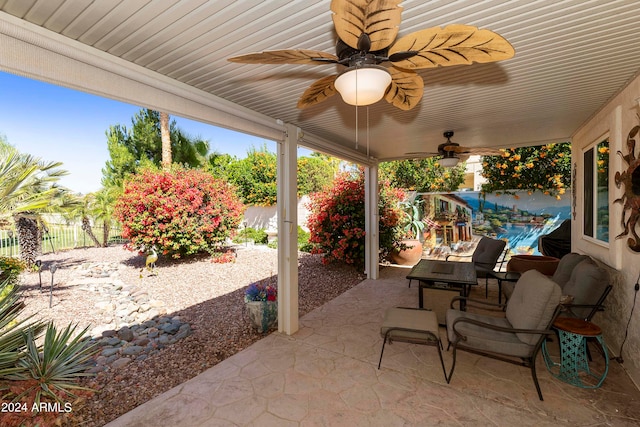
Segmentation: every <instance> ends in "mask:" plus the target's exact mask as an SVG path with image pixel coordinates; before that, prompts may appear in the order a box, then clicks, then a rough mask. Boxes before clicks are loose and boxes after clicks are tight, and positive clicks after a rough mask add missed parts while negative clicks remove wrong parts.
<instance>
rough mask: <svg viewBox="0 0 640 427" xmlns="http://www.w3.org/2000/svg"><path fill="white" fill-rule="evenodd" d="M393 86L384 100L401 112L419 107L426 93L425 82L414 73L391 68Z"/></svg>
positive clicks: (389, 88) (390, 86)
mask: <svg viewBox="0 0 640 427" xmlns="http://www.w3.org/2000/svg"><path fill="white" fill-rule="evenodd" d="M388 70H389V73H390V74H391V84H390V85H389V87H388V88H387V92H386V94H385V96H384V99H385V100H386V101H387V102H389V103H390V104H392V105H393V106H394V107H398V108H400V109H401V110H405V111H406V110H411V109H412V108H413V107H415V106H416V105H418V103H419V102H420V100H421V99H422V94H423V92H424V81H423V80H422V77H420V76H419V75H418V74H417V73H416V72H414V71H402V70H398V69H397V68H393V67H390V68H389V69H388Z"/></svg>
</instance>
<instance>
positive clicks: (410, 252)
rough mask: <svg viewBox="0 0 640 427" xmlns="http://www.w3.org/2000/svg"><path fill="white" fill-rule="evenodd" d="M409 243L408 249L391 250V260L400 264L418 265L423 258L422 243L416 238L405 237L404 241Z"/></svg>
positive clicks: (406, 243)
mask: <svg viewBox="0 0 640 427" xmlns="http://www.w3.org/2000/svg"><path fill="white" fill-rule="evenodd" d="M402 243H403V244H405V245H407V249H405V250H402V251H397V250H394V251H392V252H391V261H393V262H394V263H396V264H398V265H416V264H417V263H418V261H420V258H422V243H420V240H416V239H405V240H403V241H402Z"/></svg>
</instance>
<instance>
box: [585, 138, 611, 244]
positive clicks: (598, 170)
mask: <svg viewBox="0 0 640 427" xmlns="http://www.w3.org/2000/svg"><path fill="white" fill-rule="evenodd" d="M584 235H585V236H589V237H592V238H595V239H596V240H599V241H602V242H606V243H608V242H609V139H605V140H604V141H601V142H600V143H598V144H597V145H595V146H594V147H591V148H589V149H588V150H586V151H585V152H584Z"/></svg>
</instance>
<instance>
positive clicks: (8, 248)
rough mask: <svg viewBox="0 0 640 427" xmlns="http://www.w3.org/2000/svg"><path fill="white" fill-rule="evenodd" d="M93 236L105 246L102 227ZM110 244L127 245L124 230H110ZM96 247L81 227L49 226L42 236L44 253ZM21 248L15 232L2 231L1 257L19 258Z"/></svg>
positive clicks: (94, 230) (0, 241) (0, 232)
mask: <svg viewBox="0 0 640 427" xmlns="http://www.w3.org/2000/svg"><path fill="white" fill-rule="evenodd" d="M92 231H93V234H94V235H95V236H96V238H97V239H98V241H99V242H100V243H101V244H103V243H104V242H103V236H102V227H95V228H94V229H93V230H92ZM108 243H109V244H119V243H126V239H123V238H122V229H120V228H119V227H112V228H111V229H110V230H109V238H108ZM88 246H95V245H94V243H93V240H92V239H91V237H89V235H88V234H87V233H86V232H84V231H83V230H82V227H81V226H80V225H65V224H51V223H49V224H47V231H46V232H43V235H42V253H43V254H46V253H50V252H57V251H59V250H63V249H74V248H84V247H88ZM19 253H20V246H19V242H18V235H17V233H16V232H15V231H13V230H0V256H10V257H11V256H18V254H19Z"/></svg>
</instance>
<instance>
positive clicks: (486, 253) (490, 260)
mask: <svg viewBox="0 0 640 427" xmlns="http://www.w3.org/2000/svg"><path fill="white" fill-rule="evenodd" d="M506 244H507V243H506V242H505V241H504V240H496V239H492V238H490V237H485V236H482V238H481V239H480V241H479V242H478V245H477V246H476V249H475V250H474V251H473V256H472V257H471V260H472V261H473V262H474V263H475V265H476V270H486V271H491V270H493V268H494V267H495V265H496V262H498V258H500V254H501V253H502V251H503V250H504V247H505V245H506Z"/></svg>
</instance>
